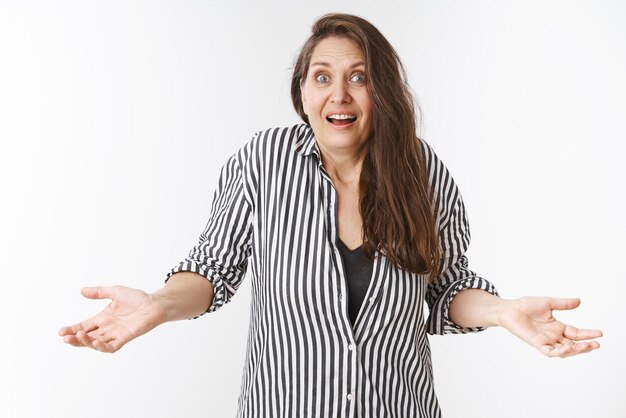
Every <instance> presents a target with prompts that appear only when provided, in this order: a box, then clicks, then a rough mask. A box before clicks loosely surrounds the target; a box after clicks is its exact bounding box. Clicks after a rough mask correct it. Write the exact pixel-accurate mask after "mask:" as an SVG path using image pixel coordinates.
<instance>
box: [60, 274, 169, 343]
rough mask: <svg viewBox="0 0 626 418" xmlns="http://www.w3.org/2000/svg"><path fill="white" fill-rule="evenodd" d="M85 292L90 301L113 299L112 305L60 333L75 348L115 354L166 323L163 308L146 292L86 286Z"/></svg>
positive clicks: (63, 329) (121, 287)
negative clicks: (128, 343) (130, 342)
mask: <svg viewBox="0 0 626 418" xmlns="http://www.w3.org/2000/svg"><path fill="white" fill-rule="evenodd" d="M81 293H82V294H83V296H85V297H87V298H89V299H111V303H109V305H108V306H107V307H106V308H104V309H103V310H102V311H101V312H100V313H99V314H97V315H96V316H94V317H92V318H89V319H87V320H85V321H82V322H79V323H78V324H76V325H72V326H67V327H63V328H61V329H60V330H59V335H60V336H62V337H63V342H65V343H67V344H71V345H73V346H74V347H89V348H93V349H94V350H98V351H102V352H106V353H114V352H116V351H117V350H119V349H120V348H122V347H123V346H124V344H126V343H127V342H129V341H130V340H133V339H135V338H137V337H139V336H140V335H143V334H145V333H146V332H148V331H150V330H151V329H153V328H154V327H156V326H157V325H159V324H160V323H162V322H163V316H164V314H163V309H162V308H161V307H160V306H159V304H158V303H157V301H156V299H155V297H154V296H152V295H149V294H147V293H146V292H144V291H143V290H139V289H131V288H129V287H125V286H111V287H84V288H82V289H81Z"/></svg>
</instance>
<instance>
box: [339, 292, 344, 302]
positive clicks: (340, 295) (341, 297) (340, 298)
mask: <svg viewBox="0 0 626 418" xmlns="http://www.w3.org/2000/svg"><path fill="white" fill-rule="evenodd" d="M342 300H343V295H342V294H341V293H340V294H339V301H342Z"/></svg>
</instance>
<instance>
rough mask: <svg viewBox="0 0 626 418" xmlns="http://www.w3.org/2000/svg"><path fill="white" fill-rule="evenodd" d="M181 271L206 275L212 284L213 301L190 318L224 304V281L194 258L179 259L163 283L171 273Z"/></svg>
mask: <svg viewBox="0 0 626 418" xmlns="http://www.w3.org/2000/svg"><path fill="white" fill-rule="evenodd" d="M182 271H190V272H192V273H197V274H200V275H201V276H204V277H206V279H207V280H208V281H209V282H211V284H212V285H213V302H212V303H211V305H210V306H209V307H208V308H207V310H206V311H205V312H203V313H201V314H200V315H198V316H195V317H193V318H190V319H198V318H200V317H201V316H202V315H204V314H205V313H210V312H214V311H216V310H217V309H219V308H221V307H222V305H224V303H225V302H224V294H225V289H224V281H223V280H222V279H221V278H220V276H219V275H218V274H215V273H214V272H213V271H211V270H210V269H208V268H207V267H206V266H205V265H204V264H200V263H198V262H196V261H194V260H190V259H187V260H185V261H181V262H180V263H178V264H177V265H176V266H174V267H173V268H172V269H171V270H170V271H169V273H167V276H166V277H165V283H167V281H168V280H169V279H170V277H172V275H174V274H175V273H180V272H182Z"/></svg>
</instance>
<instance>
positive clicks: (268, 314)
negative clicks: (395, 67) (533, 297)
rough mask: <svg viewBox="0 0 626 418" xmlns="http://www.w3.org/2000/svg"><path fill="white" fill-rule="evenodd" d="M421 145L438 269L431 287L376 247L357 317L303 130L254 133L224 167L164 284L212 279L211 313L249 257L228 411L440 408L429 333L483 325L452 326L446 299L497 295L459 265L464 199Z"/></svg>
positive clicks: (270, 413)
mask: <svg viewBox="0 0 626 418" xmlns="http://www.w3.org/2000/svg"><path fill="white" fill-rule="evenodd" d="M419 141H420V143H421V146H422V147H423V149H424V153H425V158H426V163H427V167H428V172H429V178H430V182H431V185H433V186H434V191H435V204H436V207H437V208H438V216H437V227H438V230H439V231H440V238H441V245H442V247H443V250H444V256H445V260H444V261H445V269H444V272H443V274H442V275H441V276H440V277H438V278H437V280H436V281H435V282H434V283H431V284H428V281H427V279H428V276H427V275H416V274H414V273H409V272H407V271H405V270H401V269H399V268H397V267H396V266H395V265H393V264H391V262H390V261H389V260H388V259H387V258H386V257H385V256H384V255H383V254H382V253H380V252H376V258H375V260H374V266H373V272H372V277H371V280H370V284H369V288H368V289H367V293H366V295H365V299H364V301H363V303H362V305H361V307H360V310H359V313H358V316H357V319H356V321H355V323H354V324H351V323H350V320H349V317H348V310H347V306H346V298H345V297H344V295H346V294H347V293H346V292H347V284H346V277H345V271H344V266H343V263H342V259H341V256H340V253H339V249H338V248H337V245H336V243H337V241H338V237H337V233H338V227H337V192H336V189H335V188H334V186H333V183H332V181H331V179H330V177H329V175H328V173H327V171H326V169H325V168H324V166H323V165H322V160H321V154H320V150H319V147H318V146H317V142H316V140H315V136H314V135H313V130H312V128H311V127H310V126H309V125H307V124H298V125H294V126H291V127H285V128H272V129H268V130H265V131H260V132H257V133H256V134H255V135H254V136H253V138H252V139H251V140H250V141H249V142H247V143H246V144H245V145H244V146H243V147H241V149H239V151H237V152H236V153H235V154H234V155H232V156H231V157H230V158H229V159H228V160H227V161H226V163H225V164H224V165H223V167H222V169H221V172H220V177H219V181H218V184H217V189H216V190H215V194H214V198H213V202H212V205H211V212H210V214H209V219H208V222H207V224H206V227H205V229H204V231H203V232H202V233H201V235H200V239H199V243H198V244H197V245H196V246H194V247H193V248H192V249H191V251H190V253H189V256H188V257H187V258H186V259H184V260H183V261H181V262H180V263H179V264H177V265H176V266H174V267H173V268H172V269H171V271H170V272H169V273H168V274H167V277H166V279H165V281H166V282H167V279H169V277H170V276H171V275H172V274H174V273H176V272H180V271H191V272H195V273H199V274H201V275H203V276H205V277H206V278H207V279H208V280H209V281H210V282H211V283H212V284H213V286H214V298H213V303H212V304H211V306H209V308H208V310H207V312H214V311H215V310H217V309H219V308H220V307H222V306H223V305H224V304H225V303H228V302H230V300H231V298H232V297H233V295H234V294H235V292H236V291H237V289H238V288H239V286H240V285H241V282H242V280H243V279H244V276H245V275H246V272H247V270H248V265H249V264H250V267H251V280H252V283H251V289H252V295H251V309H250V326H249V332H248V343H247V349H246V358H245V364H244V367H243V373H242V383H241V391H240V394H239V398H238V410H237V416H238V417H242V418H243V417H272V418H278V417H285V418H287V417H288V418H292V417H350V418H352V417H364V418H365V417H368V418H369V417H372V418H374V417H375V418H380V417H408V416H411V417H440V416H441V411H440V408H439V404H438V401H437V397H436V396H435V390H434V382H433V371H432V364H431V356H430V347H429V344H428V339H427V333H429V334H447V333H467V332H476V331H482V330H483V329H484V328H462V327H460V326H458V325H456V324H454V323H452V322H451V321H450V320H449V318H448V306H449V304H450V301H451V300H452V298H453V297H454V296H455V295H456V294H457V293H458V292H459V291H461V290H463V289H468V288H476V289H483V290H486V291H488V292H490V293H492V294H494V295H497V294H498V293H497V291H496V289H495V288H494V287H493V285H492V284H491V283H490V282H488V281H487V280H485V279H483V278H481V277H478V276H477V275H476V273H474V272H472V271H471V270H469V269H468V263H467V258H466V257H465V255H464V253H465V251H466V249H467V247H468V245H469V242H470V231H469V225H468V222H467V217H466V212H465V207H464V205H463V201H462V199H461V195H460V193H459V190H458V189H457V187H456V185H455V183H454V181H453V179H452V177H451V175H450V173H449V172H448V170H447V169H446V167H445V166H444V165H443V163H442V162H441V161H440V160H439V159H438V158H437V156H436V155H435V153H434V152H433V150H432V148H431V147H430V146H429V145H428V144H427V143H426V142H424V141H423V140H419ZM424 301H426V303H427V304H428V307H429V314H428V317H427V318H425V317H424V316H425V315H424ZM198 317H199V316H197V317H195V318H194V319H196V318H198Z"/></svg>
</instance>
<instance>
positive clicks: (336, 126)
mask: <svg viewBox="0 0 626 418" xmlns="http://www.w3.org/2000/svg"><path fill="white" fill-rule="evenodd" d="M324 120H325V121H326V123H327V124H329V125H330V127H331V128H333V129H337V130H339V131H343V130H346V129H350V128H351V127H353V126H354V124H355V123H356V121H357V120H358V118H357V119H355V120H354V121H353V122H350V123H349V124H347V125H333V123H332V122H329V121H328V119H326V118H324Z"/></svg>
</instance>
